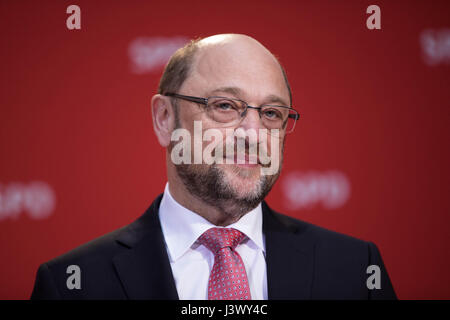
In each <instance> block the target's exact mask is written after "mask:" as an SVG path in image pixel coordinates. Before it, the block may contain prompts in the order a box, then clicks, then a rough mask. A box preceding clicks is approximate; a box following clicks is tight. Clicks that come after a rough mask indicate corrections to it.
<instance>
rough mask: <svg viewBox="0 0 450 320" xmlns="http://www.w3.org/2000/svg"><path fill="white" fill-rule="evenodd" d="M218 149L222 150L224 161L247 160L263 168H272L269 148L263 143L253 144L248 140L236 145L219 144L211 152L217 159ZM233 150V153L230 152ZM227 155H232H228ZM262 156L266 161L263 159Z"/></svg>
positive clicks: (239, 141)
mask: <svg viewBox="0 0 450 320" xmlns="http://www.w3.org/2000/svg"><path fill="white" fill-rule="evenodd" d="M239 143H240V144H239ZM218 148H221V149H222V157H223V159H224V160H225V159H231V160H233V161H235V160H236V159H238V158H240V159H245V162H252V163H256V164H259V165H261V166H262V167H270V165H271V158H270V154H268V148H267V147H266V146H265V144H264V143H263V142H256V143H252V142H250V141H248V140H244V139H242V140H238V141H235V142H234V143H230V142H228V143H227V142H225V143H223V144H218V145H217V146H216V147H214V149H213V150H212V152H211V155H212V156H213V157H216V150H217V149H218ZM230 150H232V153H231V152H230ZM227 153H230V155H228V154H227ZM261 155H262V156H263V158H264V160H265V161H263V159H261Z"/></svg>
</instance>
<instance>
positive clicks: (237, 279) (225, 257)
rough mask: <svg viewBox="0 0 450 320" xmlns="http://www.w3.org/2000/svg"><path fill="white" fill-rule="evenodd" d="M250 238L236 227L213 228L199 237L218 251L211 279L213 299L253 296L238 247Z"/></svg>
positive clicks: (209, 296)
mask: <svg viewBox="0 0 450 320" xmlns="http://www.w3.org/2000/svg"><path fill="white" fill-rule="evenodd" d="M245 238H246V236H245V234H243V233H242V232H240V231H238V230H236V229H226V228H211V229H209V230H207V231H206V232H205V233H203V234H202V235H201V236H200V237H199V238H198V241H199V242H200V243H201V244H203V245H204V246H205V247H207V248H208V249H209V250H211V252H212V253H214V265H213V268H212V270H211V274H210V276H209V282H208V299H209V300H251V298H252V297H251V295H250V288H249V285H248V280H247V274H246V272H245V266H244V263H243V262H242V258H241V256H240V255H239V253H237V252H236V251H235V250H234V248H236V246H237V245H238V244H239V243H241V242H242V241H243V240H244V239H245Z"/></svg>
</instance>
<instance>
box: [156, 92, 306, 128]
mask: <svg viewBox="0 0 450 320" xmlns="http://www.w3.org/2000/svg"><path fill="white" fill-rule="evenodd" d="M163 95H164V96H168V97H173V98H178V99H181V100H186V101H190V102H195V103H199V104H202V105H204V106H208V100H209V99H210V98H224V99H230V100H236V101H240V102H242V103H244V105H245V109H244V111H242V113H241V114H240V115H241V121H242V119H243V118H245V116H246V114H247V110H248V109H249V108H250V109H255V110H258V113H259V117H260V118H261V110H262V108H263V107H265V106H273V107H278V108H285V109H289V110H292V111H294V112H295V114H289V115H288V118H291V119H294V125H293V126H292V129H291V130H290V131H286V133H291V132H293V131H294V129H295V125H296V123H297V120H298V119H300V114H299V113H298V111H297V110H295V109H294V108H292V107H288V106H279V105H270V104H267V105H263V106H261V107H253V106H250V105H249V104H248V103H247V102H245V101H244V100H240V99H235V98H228V97H220V96H212V97H208V98H202V97H193V96H185V95H183V94H178V93H173V92H168V93H165V94H163ZM288 118H287V119H286V120H288Z"/></svg>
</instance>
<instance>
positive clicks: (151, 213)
mask: <svg viewBox="0 0 450 320" xmlns="http://www.w3.org/2000/svg"><path fill="white" fill-rule="evenodd" d="M291 104H292V98H291V91H290V87H289V84H288V81H287V78H286V74H285V72H284V70H283V68H282V67H281V65H280V64H279V62H278V61H277V59H276V58H275V57H274V56H273V55H272V54H271V53H270V52H269V51H268V50H267V49H266V48H265V47H264V46H262V45H261V44H260V43H259V42H257V41H256V40H255V39H253V38H251V37H248V36H245V35H237V34H224V35H216V36H212V37H208V38H205V39H202V40H197V41H193V42H191V43H190V44H188V45H187V46H185V47H184V48H182V49H180V50H178V51H177V52H176V53H175V54H174V56H172V58H171V60H170V61H169V63H168V65H167V66H166V69H165V71H164V74H163V76H162V78H161V81H160V87H159V93H158V94H157V95H155V96H154V97H153V99H152V116H153V126H154V130H155V133H156V136H157V138H158V141H159V143H160V144H161V146H163V147H165V148H166V165H167V176H168V184H167V185H166V188H165V191H164V194H163V195H160V196H159V197H158V198H157V199H156V200H155V201H154V202H153V204H152V205H151V206H150V208H149V209H148V210H147V211H146V212H145V213H144V215H143V216H141V217H140V218H139V219H137V220H136V221H135V222H133V223H131V224H130V225H128V226H126V227H124V228H122V229H120V230H116V231H114V232H112V233H109V234H107V235H105V236H103V237H101V238H99V239H96V240H94V241H92V242H90V243H88V244H85V245H83V246H81V247H79V248H77V249H74V250H72V251H71V252H69V253H67V254H65V255H63V256H61V257H58V258H56V259H54V260H52V261H50V262H47V263H44V264H42V265H41V266H40V268H39V270H38V274H37V278H36V283H35V287H34V290H33V293H32V299H395V298H396V295H395V293H394V290H393V288H392V285H391V282H390V280H389V276H388V274H387V272H386V269H385V267H384V265H383V261H382V259H381V256H380V254H379V252H378V249H377V247H376V246H375V245H374V244H373V243H371V242H365V241H362V240H358V239H355V238H352V237H349V236H346V235H342V234H338V233H335V232H332V231H328V230H326V229H323V228H320V227H317V226H314V225H311V224H309V223H305V222H302V221H299V220H296V219H293V218H289V217H287V216H284V215H281V214H279V213H276V212H275V211H273V210H272V209H270V208H269V206H268V205H267V204H266V203H265V202H264V201H263V199H264V198H265V196H266V195H267V194H268V193H269V191H270V189H271V187H272V186H273V184H274V183H275V181H276V179H277V178H278V176H279V174H280V170H281V162H282V155H283V147H284V142H285V137H286V134H287V133H288V132H289V131H290V130H292V129H293V126H294V125H295V122H296V120H297V119H298V114H297V112H296V111H295V110H294V109H293V108H292V107H291ZM208 130H210V131H208ZM207 132H208V134H209V135H208V137H209V138H208V137H206V133H207ZM251 132H255V133H256V134H255V135H251V134H250V133H251ZM198 134H200V135H203V137H202V138H200V140H199V139H198V137H197V136H198ZM196 135H197V136H196ZM213 136H214V139H212V137H213ZM180 137H183V138H182V139H181V138H180ZM208 141H211V144H212V147H210V148H209V151H210V153H209V156H210V158H209V161H207V158H208V157H207V156H208V153H207V152H202V150H203V151H204V150H206V149H208V145H209V144H208ZM239 142H243V143H244V144H243V146H244V148H241V149H240V150H239ZM192 145H193V146H192ZM241 146H242V144H241ZM236 147H237V148H236ZM253 147H255V148H253ZM223 148H225V150H223ZM236 149H237V151H236V153H235V152H234V151H235V150H236ZM257 149H259V153H256V152H255V150H257ZM192 150H193V151H194V154H192V152H191V151H192ZM252 150H253V151H252ZM180 159H182V161H180ZM211 159H212V160H213V161H211ZM239 160H240V161H239ZM269 168H271V170H269ZM69 266H76V268H79V271H80V272H79V279H78V280H79V282H78V284H76V283H71V281H72V280H73V279H70V277H69V275H68V274H67V273H66V271H67V268H68V267H69ZM369 266H371V267H370V268H375V269H373V270H375V271H371V272H375V273H376V274H374V276H373V279H368V278H369V277H370V276H371V275H370V274H368V273H367V270H368V267H369ZM369 270H372V269H369ZM377 277H378V278H377ZM372 280H373V281H372Z"/></svg>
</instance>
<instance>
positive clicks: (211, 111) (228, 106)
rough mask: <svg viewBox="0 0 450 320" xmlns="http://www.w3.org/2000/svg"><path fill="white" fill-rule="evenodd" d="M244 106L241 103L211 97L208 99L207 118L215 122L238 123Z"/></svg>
mask: <svg viewBox="0 0 450 320" xmlns="http://www.w3.org/2000/svg"><path fill="white" fill-rule="evenodd" d="M243 109H244V106H243V103H242V101H239V100H233V99H227V98H221V97H211V98H208V106H207V112H208V116H209V117H210V118H211V119H213V120H214V121H217V122H222V123H232V122H235V121H239V119H240V114H241V112H242V111H243Z"/></svg>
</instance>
